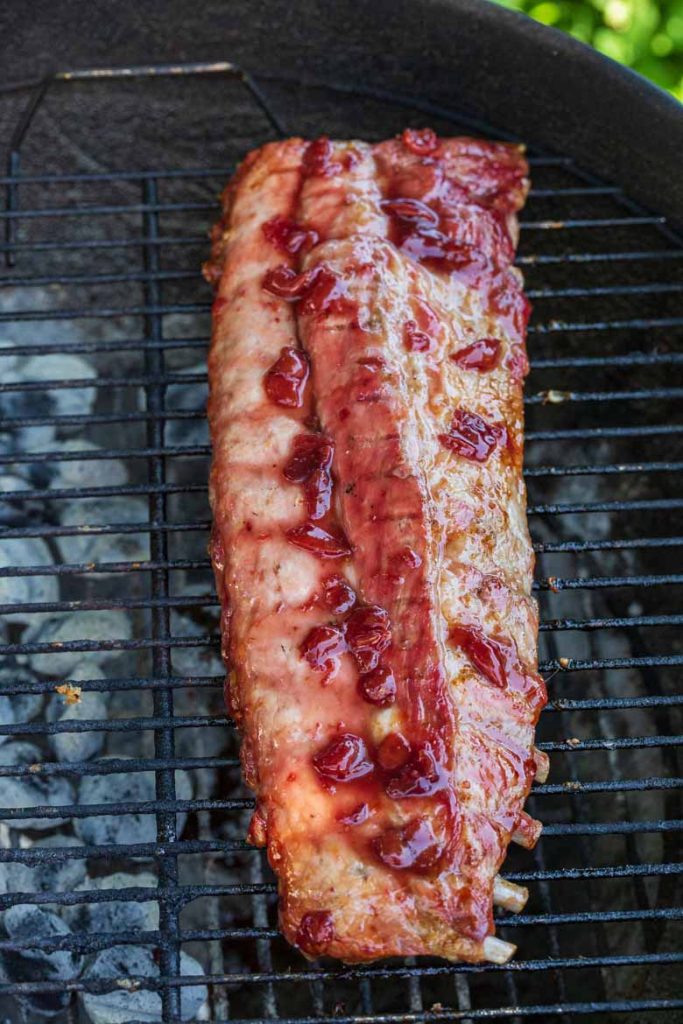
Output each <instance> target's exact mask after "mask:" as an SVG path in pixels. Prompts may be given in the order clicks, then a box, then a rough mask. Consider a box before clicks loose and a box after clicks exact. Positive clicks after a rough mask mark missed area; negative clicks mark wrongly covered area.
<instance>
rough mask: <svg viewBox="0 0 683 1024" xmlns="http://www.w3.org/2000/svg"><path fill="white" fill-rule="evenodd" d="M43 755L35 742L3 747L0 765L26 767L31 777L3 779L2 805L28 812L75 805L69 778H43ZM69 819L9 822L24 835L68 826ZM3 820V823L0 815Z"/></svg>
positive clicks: (10, 825) (36, 818) (28, 775)
mask: <svg viewBox="0 0 683 1024" xmlns="http://www.w3.org/2000/svg"><path fill="white" fill-rule="evenodd" d="M43 760H44V756H43V754H42V753H41V752H40V750H39V749H38V747H34V746H33V744H32V743H23V742H12V743H5V744H4V745H3V746H2V747H0V765H12V766H19V765H27V766H29V767H30V770H29V772H28V774H26V775H20V776H4V777H3V778H2V783H1V784H0V806H2V807H7V808H10V807H12V808H17V809H19V808H21V809H23V810H29V809H30V808H32V807H40V806H47V807H61V806H64V805H67V804H73V802H74V791H73V788H72V786H71V783H70V782H69V781H68V779H65V778H63V777H62V776H61V775H50V776H42V775H41V772H40V766H41V762H42V761H43ZM67 820H68V819H67V818H41V817H35V818H16V819H12V820H10V819H7V821H6V824H8V825H9V827H10V828H13V829H17V830H18V831H21V832H23V831H24V830H26V829H35V830H37V831H47V830H48V829H53V828H58V827H59V826H60V825H63V824H65V822H66V821H67ZM0 821H2V817H1V812H0Z"/></svg>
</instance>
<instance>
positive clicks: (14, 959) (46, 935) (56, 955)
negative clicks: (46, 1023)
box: [0, 903, 81, 1020]
mask: <svg viewBox="0 0 683 1024" xmlns="http://www.w3.org/2000/svg"><path fill="white" fill-rule="evenodd" d="M2 924H3V927H4V930H5V933H6V935H7V938H8V939H11V940H12V941H14V942H17V943H19V942H30V941H33V940H35V939H54V940H58V939H60V938H63V937H66V936H68V935H70V934H71V932H70V929H69V927H68V925H67V924H65V922H64V921H62V919H61V918H59V917H57V915H56V914H53V913H51V912H50V911H46V910H41V909H40V907H34V906H31V905H30V904H25V903H20V904H17V905H16V906H14V907H10V909H9V910H6V911H5V913H4V914H3V919H2ZM80 969H81V957H80V956H78V955H77V954H75V953H71V952H69V951H68V950H55V951H54V952H48V951H47V950H43V949H26V950H21V951H10V950H2V951H0V971H1V972H2V975H3V976H4V978H5V979H6V980H7V981H10V982H12V981H13V982H22V981H44V982H54V981H68V980H70V979H73V978H76V977H77V976H78V973H79V971H80ZM70 999H71V994H70V993H69V992H66V991H62V992H49V993H28V994H22V995H20V996H18V1000H19V1002H20V1003H21V1004H23V1006H24V1007H25V1009H26V1011H27V1013H28V1014H30V1015H31V1016H29V1019H30V1020H32V1019H35V1018H44V1017H54V1016H56V1015H57V1014H58V1013H60V1011H62V1010H64V1009H65V1008H66V1007H67V1006H68V1005H69V1001H70Z"/></svg>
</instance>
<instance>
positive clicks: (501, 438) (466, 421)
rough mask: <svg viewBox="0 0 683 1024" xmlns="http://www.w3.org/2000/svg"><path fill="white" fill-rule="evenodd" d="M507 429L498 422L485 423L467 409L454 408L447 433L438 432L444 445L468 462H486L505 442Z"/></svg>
mask: <svg viewBox="0 0 683 1024" xmlns="http://www.w3.org/2000/svg"><path fill="white" fill-rule="evenodd" d="M507 437H508V435H507V430H506V428H505V426H503V425H502V424H498V423H487V422H486V420H483V419H482V418H481V416H477V414H476V413H474V412H468V410H467V409H456V410H455V412H454V413H453V419H452V420H451V426H450V430H449V431H448V433H447V434H439V441H441V444H442V445H444V447H446V448H449V449H450V451H452V452H454V453H455V454H456V455H459V456H460V457H461V458H463V459H469V461H470V462H486V460H487V459H488V457H489V456H490V455H491V454H492V452H494V451H495V449H496V448H498V446H499V445H500V446H502V445H504V444H506V443H507Z"/></svg>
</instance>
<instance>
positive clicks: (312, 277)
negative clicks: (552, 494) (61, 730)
mask: <svg viewBox="0 0 683 1024" xmlns="http://www.w3.org/2000/svg"><path fill="white" fill-rule="evenodd" d="M526 172H527V168H526V163H525V161H524V158H523V155H522V152H521V151H520V149H519V148H517V147H513V146H507V145H503V144H498V143H489V142H480V141H476V140H473V139H460V138H459V139H441V140H439V139H437V138H436V137H435V136H434V135H433V133H431V132H430V131H429V130H424V131H421V132H414V131H406V132H404V134H403V136H402V137H401V138H400V139H394V140H391V141H388V142H384V143H381V144H379V145H375V146H370V145H367V144H365V143H362V142H330V141H328V140H326V139H319V140H317V141H316V142H313V143H307V142H304V141H303V140H301V139H290V140H288V141H286V142H278V143H271V144H269V145H266V146H264V147H263V148H262V149H260V150H258V151H257V152H255V153H251V154H250V155H249V157H248V158H247V159H246V161H245V162H244V164H243V165H242V167H241V168H240V170H239V171H238V173H237V175H236V176H235V178H234V179H233V181H232V182H231V184H230V185H229V186H228V188H227V190H226V193H225V197H224V213H223V219H222V221H221V222H220V224H219V225H217V227H216V229H215V231H214V239H213V250H212V256H211V260H210V261H209V263H208V264H207V268H206V270H207V276H208V277H209V278H210V280H212V281H213V282H214V283H215V284H216V287H217V292H216V301H215V304H214V327H213V339H212V344H211V352H210V357H209V377H210V401H209V419H210V423H211V433H212V440H213V451H214V460H213V467H212V473H211V502H212V507H213V515H214V532H213V539H212V559H213V564H214V568H215V573H216V582H217V587H218V592H219V595H220V598H221V602H222V607H223V615H222V632H223V650H224V655H225V658H226V661H227V663H228V666H229V670H230V671H229V676H228V684H227V699H228V702H229V706H230V708H231V710H232V713H233V714H234V716H235V718H236V720H237V722H238V724H239V727H240V729H241V731H242V736H243V746H242V760H243V766H244V774H245V778H246V780H247V782H248V783H249V785H250V786H251V787H252V788H253V789H254V790H255V792H256V796H257V809H256V812H255V814H254V818H253V820H252V825H251V829H250V838H251V840H252V841H253V842H255V843H258V844H261V845H267V848H268V854H269V858H270V862H271V864H272V866H273V869H274V871H275V872H276V874H277V876H278V878H279V883H280V915H281V924H282V929H283V931H284V934H285V935H286V936H287V938H288V939H289V941H290V942H292V943H294V944H295V945H297V946H298V947H299V948H300V949H301V950H302V951H303V952H304V953H305V954H307V955H309V956H316V955H320V954H327V955H331V956H335V957H339V958H342V959H344V960H348V961H360V960H370V959H374V958H377V957H384V956H394V955H421V954H429V955H435V956H443V957H447V958H449V959H465V960H470V961H474V962H476V961H481V960H494V961H498V962H500V961H503V960H505V959H507V958H508V957H509V956H510V955H511V953H512V952H513V950H514V947H512V946H510V945H509V944H507V943H504V942H501V941H500V940H498V939H496V938H495V937H494V935H493V932H494V928H493V919H492V906H493V902H494V901H495V902H497V903H499V904H501V905H503V906H506V907H508V908H510V909H520V908H521V907H522V906H523V904H524V898H525V892H524V890H521V889H520V888H519V887H516V886H512V885H510V884H509V883H505V882H504V881H503V880H502V879H501V878H500V877H499V876H498V871H499V869H500V867H501V864H502V862H503V859H504V857H505V853H506V849H507V845H508V843H509V842H510V840H511V839H515V840H516V841H517V842H519V843H521V844H522V845H527V846H529V845H533V843H534V842H535V840H536V838H537V837H538V832H539V830H540V826H539V825H538V823H536V822H534V821H533V819H531V818H529V817H528V815H526V814H525V813H524V811H523V805H524V801H525V799H526V796H527V794H528V792H529V788H530V786H531V782H532V780H533V778H534V775H537V776H539V777H542V776H543V775H544V774H545V773H546V772H547V759H545V758H544V756H543V755H541V754H540V753H539V752H538V751H536V749H535V747H534V727H535V724H536V721H537V719H538V715H539V713H540V711H541V709H542V707H543V704H544V703H545V687H544V684H543V681H542V680H541V679H540V678H539V676H538V674H537V671H536V670H537V660H536V632H537V615H536V607H535V604H534V602H533V600H532V599H531V596H530V594H531V577H532V569H533V555H532V549H531V544H530V541H529V535H528V531H527V524H526V514H525V497H526V495H525V489H524V483H523V480H522V449H523V407H522V383H523V378H524V376H525V374H526V371H527V362H526V354H525V343H524V338H525V329H526V321H527V318H528V303H527V301H526V299H525V298H524V295H523V293H522V283H521V277H520V275H519V273H518V272H517V271H516V270H515V269H513V268H512V267H511V261H512V259H513V256H514V247H515V243H516V235H517V226H516V216H515V215H516V212H517V210H518V209H519V208H520V207H521V205H522V203H523V201H524V197H525V194H526V191H527V187H528V182H527V179H526Z"/></svg>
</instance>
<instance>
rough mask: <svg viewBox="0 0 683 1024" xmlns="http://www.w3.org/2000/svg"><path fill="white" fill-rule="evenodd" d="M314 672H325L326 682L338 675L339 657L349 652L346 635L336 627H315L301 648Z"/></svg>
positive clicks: (302, 654)
mask: <svg viewBox="0 0 683 1024" xmlns="http://www.w3.org/2000/svg"><path fill="white" fill-rule="evenodd" d="M299 650H300V652H301V656H302V657H303V658H305V659H306V661H307V662H308V664H309V665H310V666H311V668H312V669H313V671H314V672H324V673H325V676H326V680H325V681H327V680H328V679H330V678H332V677H333V676H334V675H336V673H337V671H338V669H339V656H340V655H342V654H343V653H344V652H345V651H347V650H348V648H347V646H346V640H345V639H344V634H343V632H342V631H341V630H340V629H337V627H336V626H314V628H313V629H312V630H311V631H310V633H308V635H307V636H306V638H305V639H304V641H303V643H302V644H301V646H300V648H299Z"/></svg>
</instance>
